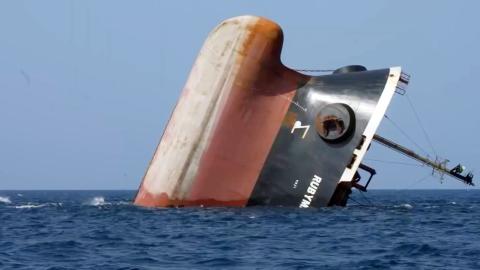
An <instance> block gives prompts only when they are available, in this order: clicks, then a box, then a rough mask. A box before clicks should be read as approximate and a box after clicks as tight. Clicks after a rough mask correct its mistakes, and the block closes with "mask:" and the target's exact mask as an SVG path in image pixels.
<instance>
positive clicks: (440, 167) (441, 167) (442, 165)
mask: <svg viewBox="0 0 480 270" xmlns="http://www.w3.org/2000/svg"><path fill="white" fill-rule="evenodd" d="M373 140H374V141H376V142H377V143H380V144H382V145H384V146H387V147H388V148H390V149H393V150H395V151H397V152H399V153H401V154H403V155H405V156H407V157H410V158H412V159H415V160H417V161H419V162H421V163H423V164H425V165H427V166H429V167H431V168H433V169H434V170H435V171H437V172H439V173H440V174H442V175H445V174H446V175H448V176H451V177H453V178H455V179H457V180H459V181H461V182H463V183H465V184H467V185H470V186H473V185H474V184H473V182H472V180H473V174H472V173H468V174H467V175H465V176H464V175H462V174H461V172H457V170H456V168H457V167H458V166H457V167H455V168H453V169H448V168H447V166H446V163H447V162H448V160H445V161H442V162H440V161H438V160H435V161H433V160H431V159H429V158H428V157H423V156H421V155H419V154H417V153H415V152H414V151H412V150H410V149H408V148H406V147H404V146H401V145H399V144H397V143H395V142H392V141H390V140H388V139H385V138H384V137H382V136H380V135H377V134H375V135H374V136H373ZM459 166H460V165H459Z"/></svg>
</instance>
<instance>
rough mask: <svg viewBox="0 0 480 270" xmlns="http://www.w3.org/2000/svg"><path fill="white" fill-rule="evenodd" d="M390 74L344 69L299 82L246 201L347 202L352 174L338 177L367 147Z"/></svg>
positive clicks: (311, 204)
mask: <svg viewBox="0 0 480 270" xmlns="http://www.w3.org/2000/svg"><path fill="white" fill-rule="evenodd" d="M389 76H391V73H390V69H383V70H374V71H361V72H350V73H340V74H332V75H327V76H318V77H313V78H312V79H311V80H310V81H309V82H308V83H307V84H306V85H304V86H303V87H301V88H300V89H299V90H298V91H297V93H296V95H295V97H294V100H293V101H292V104H291V106H290V108H289V111H288V113H287V115H286V116H285V119H284V121H283V123H282V127H281V129H280V131H279V132H278V134H277V136H276V139H275V142H274V145H273V147H272V149H271V151H270V153H269V155H268V158H267V160H266V162H265V165H264V167H263V169H262V171H261V174H260V177H259V179H258V181H257V183H256V185H255V187H254V190H253V192H252V195H251V197H250V200H249V201H248V205H249V206H254V205H271V206H292V207H323V206H327V205H345V204H346V199H347V198H348V194H349V192H350V188H351V184H350V181H351V180H352V179H351V178H350V179H348V181H345V179H342V181H343V182H340V183H341V185H339V181H340V180H341V178H342V175H344V173H345V171H346V170H348V169H351V167H352V165H353V164H354V163H355V162H356V161H357V160H356V158H357V157H356V156H357V155H356V154H355V153H356V152H355V151H356V150H357V151H358V150H359V149H361V148H362V147H368V145H362V144H365V141H366V140H365V138H366V137H368V136H371V134H366V133H365V131H366V127H367V125H368V123H369V121H370V120H371V118H372V116H373V115H374V114H375V113H378V112H376V110H375V109H376V107H377V105H378V103H379V100H380V97H381V96H382V93H383V92H384V89H385V88H386V84H387V81H388V79H389ZM389 101H390V99H388V102H389ZM331 104H335V105H334V106H333V107H332V108H331V109H330V108H327V109H325V108H326V106H332V105H331ZM345 105H346V106H345ZM335 106H336V107H335ZM322 112H325V113H323V114H322ZM351 113H353V116H352V115H351ZM383 113H384V112H381V114H382V115H381V116H382V117H383ZM332 115H333V116H336V117H337V118H336V119H333V118H335V117H332ZM342 133H343V134H342ZM368 142H369V141H368ZM357 163H358V162H357ZM349 167H350V168H349ZM353 169H355V170H356V168H353ZM337 185H338V191H337V192H335V190H336V189H337ZM334 192H335V196H334Z"/></svg>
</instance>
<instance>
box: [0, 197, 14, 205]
mask: <svg viewBox="0 0 480 270" xmlns="http://www.w3.org/2000/svg"><path fill="white" fill-rule="evenodd" d="M0 203H4V204H10V203H12V201H10V198H9V197H2V196H0Z"/></svg>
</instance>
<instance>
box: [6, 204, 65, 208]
mask: <svg viewBox="0 0 480 270" xmlns="http://www.w3.org/2000/svg"><path fill="white" fill-rule="evenodd" d="M62 205H63V204H62V203H41V204H34V203H30V202H29V203H27V204H21V205H15V206H12V208H16V209H31V208H41V207H45V206H57V207H61V206H62Z"/></svg>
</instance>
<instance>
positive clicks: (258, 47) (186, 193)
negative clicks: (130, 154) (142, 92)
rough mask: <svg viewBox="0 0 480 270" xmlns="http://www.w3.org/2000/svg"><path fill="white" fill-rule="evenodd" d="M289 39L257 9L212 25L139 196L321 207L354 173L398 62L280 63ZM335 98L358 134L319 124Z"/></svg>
mask: <svg viewBox="0 0 480 270" xmlns="http://www.w3.org/2000/svg"><path fill="white" fill-rule="evenodd" d="M282 42H283V35H282V31H281V29H280V27H279V26H278V25H277V24H275V23H273V22H271V21H269V20H266V19H263V18H259V17H253V16H243V17H237V18H233V19H230V20H227V21H225V22H223V23H222V24H221V25H219V26H218V27H217V28H216V29H215V30H214V31H213V32H212V33H211V34H210V35H209V37H208V38H207V40H206V42H205V44H204V46H203V48H202V50H201V51H200V53H199V56H198V58H197V60H196V62H195V64H194V66H193V68H192V72H191V74H190V77H189V79H188V81H187V83H186V86H185V88H184V90H183V93H182V95H181V97H180V99H179V101H178V103H177V106H176V107H175V110H174V112H173V114H172V116H171V119H170V121H169V123H168V125H167V127H166V129H165V131H164V134H163V136H162V139H161V141H160V144H159V145H158V147H157V149H156V152H155V154H154V157H153V159H152V161H151V162H150V165H149V167H148V169H147V172H146V174H145V176H144V179H143V181H142V184H141V186H140V188H139V191H138V193H137V196H136V198H135V204H137V205H142V206H150V207H152V206H159V207H166V206H239V207H242V206H247V205H285V206H302V207H309V206H316V207H318V206H326V205H327V204H328V202H329V200H330V198H331V196H332V194H333V192H334V191H335V188H336V186H337V184H338V183H339V182H340V181H350V180H351V179H352V177H353V173H354V172H355V171H356V169H357V167H358V165H359V162H360V161H361V158H362V157H363V154H364V153H365V151H366V148H367V147H368V144H369V143H370V141H371V138H372V137H373V134H374V132H375V130H376V128H377V127H378V124H379V122H380V119H381V117H383V114H384V112H385V110H386V107H387V106H388V103H389V101H390V99H391V96H392V95H393V92H394V90H395V86H396V83H397V82H398V79H399V76H400V69H399V68H394V69H385V70H378V71H366V72H356V73H347V74H334V75H328V76H320V77H310V76H306V75H304V74H301V73H298V72H295V71H293V70H290V69H289V68H287V67H285V66H283V65H282V64H281V62H280V52H281V48H282ZM332 103H342V104H347V105H348V106H349V108H352V111H354V114H355V116H356V117H355V130H354V132H353V133H352V135H351V136H349V137H348V138H347V139H346V140H344V141H342V142H340V143H338V142H335V143H333V144H332V143H328V142H325V141H324V140H322V138H321V137H320V136H318V134H317V131H316V130H315V128H314V127H312V125H314V123H313V122H314V121H315V115H316V114H317V113H318V111H319V110H320V109H321V108H322V107H324V106H325V105H327V104H332ZM378 116H379V117H378ZM306 126H310V127H311V128H309V129H308V130H307V131H305V129H306V128H305V127H306ZM361 141H363V142H364V143H363V145H360V142H361ZM353 155H356V156H357V160H352V157H353ZM313 190H314V191H315V192H313ZM310 191H312V192H313V194H310V193H309V192H310ZM305 196H311V197H305ZM305 198H307V199H308V198H310V201H309V202H308V204H307V203H305V202H304V199H305Z"/></svg>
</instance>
